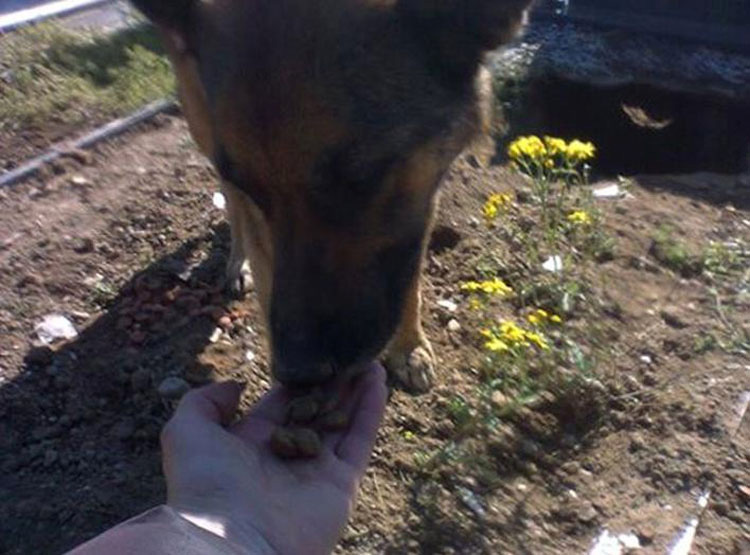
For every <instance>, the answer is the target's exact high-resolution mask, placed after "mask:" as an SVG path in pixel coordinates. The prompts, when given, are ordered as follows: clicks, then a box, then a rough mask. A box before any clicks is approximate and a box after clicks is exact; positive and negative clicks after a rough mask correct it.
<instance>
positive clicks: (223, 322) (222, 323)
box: [217, 316, 232, 331]
mask: <svg viewBox="0 0 750 555" xmlns="http://www.w3.org/2000/svg"><path fill="white" fill-rule="evenodd" d="M217 323H218V324H219V327H220V328H221V329H223V330H225V331H226V330H229V329H231V328H232V319H231V318H230V317H229V316H222V317H221V318H219V321H218V322H217Z"/></svg>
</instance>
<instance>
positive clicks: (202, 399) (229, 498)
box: [162, 364, 387, 555]
mask: <svg viewBox="0 0 750 555" xmlns="http://www.w3.org/2000/svg"><path fill="white" fill-rule="evenodd" d="M242 389H243V386H242V385H241V384H238V383H236V382H227V383H221V384H214V385H210V386H207V387H204V388H202V389H198V390H194V391H192V392H190V393H188V394H187V395H186V396H185V397H184V398H183V400H182V402H181V403H180V406H179V407H178V408H177V411H176V412H175V414H174V416H173V417H172V419H171V420H170V421H169V422H168V423H167V425H166V427H165V428H164V431H163V433H162V449H163V461H164V463H163V464H164V473H165V475H166V478H167V491H168V495H167V504H168V505H169V506H171V507H172V508H173V509H175V510H176V511H177V512H178V513H179V514H180V515H182V516H183V517H184V518H187V519H188V520H190V521H191V522H193V523H195V524H197V525H199V526H201V527H203V528H205V529H207V530H209V531H211V532H213V533H216V534H218V535H220V536H222V537H225V538H226V539H228V540H230V541H233V542H234V543H236V544H238V545H240V546H243V547H245V548H247V549H248V550H249V551H250V552H252V553H278V554H297V553H305V554H310V555H315V554H327V553H331V552H332V551H333V549H334V547H335V546H336V543H337V542H338V540H339V538H340V537H341V533H342V532H343V530H344V527H345V526H346V523H347V521H348V519H349V515H350V513H351V511H352V509H353V507H354V500H355V497H356V493H357V489H358V486H359V481H360V480H361V479H362V477H363V476H364V473H365V470H366V468H367V464H368V461H369V459H370V454H371V452H372V448H373V444H374V442H375V437H376V434H377V430H378V427H379V426H380V422H381V419H382V416H383V412H384V410H385V403H386V397H387V390H386V386H385V370H383V368H382V367H381V366H380V365H377V364H373V365H372V367H371V368H369V369H368V370H367V371H366V372H365V373H364V374H363V375H362V376H360V377H359V378H358V380H357V381H356V382H355V383H354V385H353V387H352V390H351V392H350V393H349V394H348V395H347V397H346V400H347V401H346V405H345V406H344V407H343V408H344V410H346V411H347V412H348V414H349V422H350V425H349V427H348V429H346V430H344V431H342V432H337V433H328V434H326V435H325V436H324V437H323V438H322V440H323V445H324V449H323V452H322V453H321V454H320V456H318V457H317V458H315V459H309V460H296V461H288V460H282V459H279V458H278V457H277V456H276V455H274V454H273V453H272V452H271V450H270V448H269V438H270V436H271V433H272V432H273V430H274V429H275V428H276V427H277V426H279V425H280V424H282V423H283V420H284V413H285V409H286V402H287V400H288V399H287V396H286V393H285V392H284V391H283V390H282V389H281V388H279V387H276V388H274V389H272V390H271V391H270V392H269V393H268V394H266V395H265V396H264V397H263V398H262V399H261V400H260V401H259V402H258V403H257V404H256V405H255V406H254V407H253V409H252V410H251V411H250V412H249V413H248V414H247V415H246V416H244V417H243V418H242V419H241V420H240V421H239V422H237V423H235V424H232V425H231V426H230V427H228V428H227V427H225V425H226V423H227V422H229V421H231V419H232V416H233V415H234V412H235V410H236V409H237V406H238V403H239V398H240V394H241V393H242Z"/></svg>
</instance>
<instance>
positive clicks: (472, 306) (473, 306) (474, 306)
mask: <svg viewBox="0 0 750 555" xmlns="http://www.w3.org/2000/svg"><path fill="white" fill-rule="evenodd" d="M483 308H484V303H483V302H482V301H481V300H479V299H477V298H476V297H473V298H472V299H470V300H469V310H473V311H475V312H478V311H480V310H482V309H483Z"/></svg>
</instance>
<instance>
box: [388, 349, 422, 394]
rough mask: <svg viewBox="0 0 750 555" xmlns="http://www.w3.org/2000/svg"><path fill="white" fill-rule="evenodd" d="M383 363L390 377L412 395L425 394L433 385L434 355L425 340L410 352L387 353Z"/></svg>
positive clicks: (395, 351)
mask: <svg viewBox="0 0 750 555" xmlns="http://www.w3.org/2000/svg"><path fill="white" fill-rule="evenodd" d="M383 363H384V364H385V367H386V368H387V369H388V372H390V373H391V375H392V376H395V377H396V379H397V380H398V381H399V382H401V383H402V384H403V385H404V386H406V388H407V389H409V390H410V391H412V392H414V393H426V392H427V391H429V390H430V389H432V386H433V385H434V384H435V355H434V354H433V352H432V347H430V344H429V343H428V342H427V341H426V340H424V341H423V342H422V344H421V345H418V346H417V347H416V348H414V349H412V350H411V351H405V352H404V351H399V350H393V351H389V352H388V353H387V354H386V355H385V357H384V360H383Z"/></svg>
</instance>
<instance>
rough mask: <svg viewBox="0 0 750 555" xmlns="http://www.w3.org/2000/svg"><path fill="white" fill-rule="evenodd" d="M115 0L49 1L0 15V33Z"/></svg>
mask: <svg viewBox="0 0 750 555" xmlns="http://www.w3.org/2000/svg"><path fill="white" fill-rule="evenodd" d="M112 1H113V0H58V1H57V2H48V3H46V4H42V5H41V6H37V7H35V8H28V9H26V10H18V11H16V12H11V13H9V14H4V15H0V33H4V32H6V31H10V30H12V29H15V28H16V27H20V26H21V25H27V24H29V23H36V22H38V21H41V20H43V19H49V18H50V17H57V16H61V15H66V14H70V13H73V12H76V11H79V10H85V9H87V8H93V7H94V6H98V5H100V4H109V3H110V2H112Z"/></svg>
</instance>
